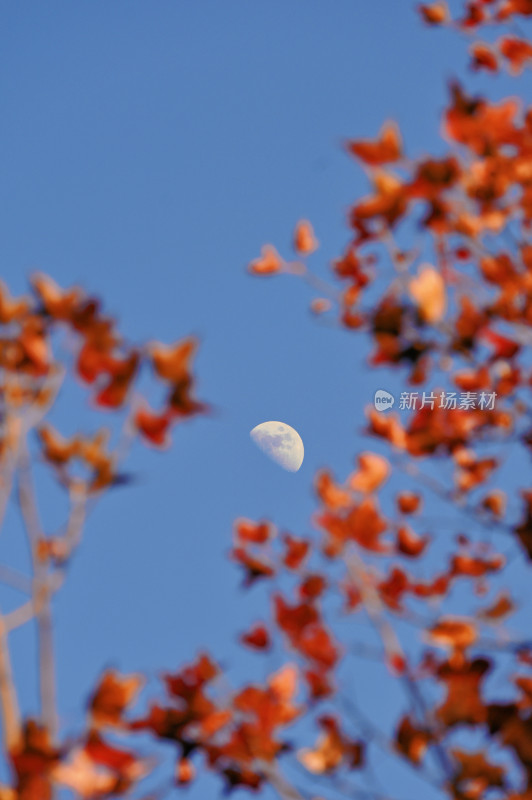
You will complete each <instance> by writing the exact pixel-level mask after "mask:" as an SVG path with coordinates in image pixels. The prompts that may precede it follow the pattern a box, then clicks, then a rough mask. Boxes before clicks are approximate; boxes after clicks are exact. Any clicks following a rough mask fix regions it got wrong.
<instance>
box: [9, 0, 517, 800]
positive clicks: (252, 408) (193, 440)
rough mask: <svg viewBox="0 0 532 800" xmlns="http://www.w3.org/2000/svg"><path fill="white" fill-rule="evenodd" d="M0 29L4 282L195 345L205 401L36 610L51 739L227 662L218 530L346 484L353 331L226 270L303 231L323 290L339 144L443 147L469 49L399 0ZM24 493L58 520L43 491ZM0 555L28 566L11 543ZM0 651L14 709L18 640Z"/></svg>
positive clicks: (231, 605)
mask: <svg viewBox="0 0 532 800" xmlns="http://www.w3.org/2000/svg"><path fill="white" fill-rule="evenodd" d="M1 27H2V31H1V33H0V37H1V42H0V75H1V80H0V107H1V109H2V127H1V130H0V143H1V147H0V162H1V166H0V170H1V174H2V181H1V183H0V202H1V208H2V213H1V218H0V219H1V221H0V226H1V236H0V255H1V265H2V266H1V276H2V278H3V279H4V280H6V282H7V283H8V284H9V285H10V287H11V289H12V290H13V291H14V292H15V293H17V292H21V291H22V290H23V289H24V288H25V286H26V279H27V276H28V274H29V273H30V272H31V271H33V270H36V269H38V270H43V271H45V272H47V273H49V274H50V275H52V276H53V277H54V278H55V279H56V280H57V281H58V282H59V283H60V284H62V285H69V284H72V283H81V284H83V285H84V286H85V287H87V289H88V290H89V291H91V292H94V293H97V294H98V295H101V296H102V297H103V298H104V299H105V304H106V308H107V309H108V310H109V311H110V312H111V313H113V314H114V315H116V316H117V317H118V318H119V320H120V325H121V329H122V330H123V331H124V333H125V334H126V335H127V336H128V337H130V338H131V339H134V340H145V339H156V340H162V341H174V340H176V339H179V338H180V337H182V336H184V335H186V334H189V333H195V334H197V335H198V336H199V337H200V339H201V342H202V345H201V350H200V355H199V358H198V362H197V367H198V375H199V383H198V388H199V393H200V395H201V397H202V398H204V399H206V400H207V401H209V402H211V403H212V404H213V405H214V406H215V408H216V414H214V415H213V416H212V417H209V418H200V419H198V420H196V421H194V422H192V423H190V424H187V425H185V426H183V427H182V428H181V429H178V430H176V432H175V437H174V446H173V448H172V449H171V451H169V452H167V453H164V454H158V453H151V452H146V450H144V449H141V448H136V449H135V451H134V453H133V454H132V458H131V461H130V463H129V467H130V468H131V470H132V472H134V473H135V475H136V476H137V483H136V484H135V485H134V486H133V487H131V488H124V489H122V490H120V491H116V492H114V493H112V495H110V496H109V497H107V498H106V499H104V501H103V502H102V504H101V506H100V507H98V508H97V509H96V511H95V512H94V514H93V516H92V517H91V520H90V523H89V525H88V529H87V532H86V538H85V541H84V543H83V545H82V548H81V550H80V552H79V555H78V558H77V560H76V563H75V565H74V566H73V568H72V571H71V574H70V577H69V580H68V583H67V586H66V588H65V589H64V590H63V592H62V594H61V596H60V599H59V602H58V603H57V608H56V613H57V628H56V642H57V652H58V662H59V666H58V670H59V685H60V704H61V716H62V719H63V721H64V724H65V725H66V726H67V727H68V726H74V725H75V723H76V722H77V721H78V720H79V712H80V708H81V704H82V699H83V698H84V697H85V695H86V693H87V691H88V690H90V687H91V686H92V685H93V684H94V681H95V680H96V678H97V676H98V674H99V672H100V671H101V669H102V668H103V667H104V666H105V665H107V664H110V663H112V664H115V665H116V666H117V667H118V668H120V669H121V670H123V671H129V670H136V669H143V670H147V671H149V672H151V673H155V672H156V671H157V670H159V669H160V668H168V669H174V668H176V667H177V666H178V665H179V664H181V663H182V662H183V661H185V660H187V659H189V658H190V657H191V656H193V655H194V654H195V653H196V651H197V650H198V648H199V647H200V646H202V645H203V644H205V643H207V644H208V645H209V648H210V649H211V650H212V651H213V652H214V653H215V654H216V655H218V656H219V657H221V658H223V659H225V660H226V661H227V662H228V663H234V661H235V659H241V658H242V656H241V655H238V654H237V651H236V649H235V647H234V645H233V642H234V639H235V634H237V633H238V632H240V631H242V630H243V629H244V628H245V627H246V626H247V624H248V622H249V621H251V620H252V619H253V618H254V614H257V613H260V611H261V610H262V608H263V604H262V602H261V598H260V593H259V594H258V595H257V596H254V597H251V598H246V601H245V602H243V598H242V594H241V593H240V591H239V588H238V586H239V576H238V574H237V572H236V570H235V569H234V567H233V566H231V564H230V563H229V562H228V560H227V558H226V554H227V551H228V549H229V547H230V538H231V527H232V521H233V520H234V518H235V517H237V516H241V515H243V516H249V517H252V518H260V517H262V516H268V517H270V518H272V519H274V520H275V521H277V522H278V523H279V524H280V525H281V526H282V527H283V528H286V529H289V530H292V531H293V532H300V533H303V532H305V531H307V530H308V529H309V516H310V514H311V512H312V511H313V509H314V500H313V496H312V491H311V482H312V477H313V475H314V473H315V471H316V470H317V469H318V468H319V467H321V466H324V465H329V466H330V467H331V468H332V469H333V470H334V471H335V472H336V473H337V474H338V475H340V476H342V475H344V474H345V473H346V472H347V471H348V470H350V469H351V467H352V465H353V462H354V457H355V455H356V452H357V451H359V450H360V449H363V448H366V447H367V442H365V443H363V442H362V440H361V438H360V435H359V431H360V428H361V426H362V424H363V409H364V407H365V406H366V404H367V403H368V402H369V400H370V399H371V398H372V395H373V391H374V390H375V389H376V388H379V385H380V382H381V381H380V378H379V376H378V375H370V374H368V372H367V369H365V367H364V363H363V353H364V349H363V341H362V340H361V339H358V338H353V337H352V336H349V335H348V334H346V333H344V332H341V331H338V330H335V329H331V328H328V327H326V326H324V325H320V324H319V322H317V321H316V320H315V319H313V318H312V317H311V315H310V314H309V312H308V303H309V300H310V299H311V294H310V292H309V290H308V289H307V288H306V287H305V286H303V285H302V284H300V283H299V282H297V281H296V280H292V279H290V278H284V279H279V280H275V279H274V280H259V279H253V278H251V277H250V276H248V275H247V274H246V271H245V267H246V264H247V263H248V262H249V261H250V260H251V259H252V258H254V257H256V256H257V255H258V253H259V250H260V247H261V245H262V244H263V243H264V242H267V241H271V242H273V243H274V244H275V245H276V246H277V247H278V248H279V250H281V251H282V252H284V253H286V254H288V252H289V249H288V248H289V244H290V240H291V234H292V229H293V226H294V224H295V222H296V221H297V220H298V219H300V218H309V219H311V220H312V221H313V222H314V225H315V229H316V233H317V236H318V238H319V239H320V241H321V242H322V247H321V249H320V250H319V251H318V253H317V254H316V255H315V256H313V258H312V264H313V265H314V266H315V268H316V270H317V271H318V272H319V273H320V274H322V275H323V276H326V275H327V270H328V263H329V262H330V260H331V258H333V257H335V256H336V255H338V254H339V253H340V251H341V250H342V248H343V247H344V245H345V244H346V242H347V241H348V230H347V227H346V224H345V214H346V210H347V208H348V205H349V203H350V202H352V201H353V200H354V199H355V198H356V197H357V196H360V195H361V194H363V193H364V192H365V189H366V184H365V178H364V175H363V173H362V171H361V170H359V169H358V168H357V166H356V165H355V163H354V162H352V161H351V160H350V159H349V158H348V157H347V156H346V155H345V153H344V152H343V150H342V143H343V141H344V140H345V138H347V137H361V136H373V135H375V134H376V132H377V130H378V128H379V127H380V125H381V123H382V122H383V120H385V119H387V118H394V119H397V120H398V122H399V124H400V126H401V129H402V131H403V133H404V136H405V140H406V144H407V150H408V152H409V153H411V154H414V153H416V154H420V153H426V152H429V151H434V150H438V149H441V147H442V145H441V141H440V139H439V135H438V130H439V122H438V115H439V112H440V110H441V108H442V106H443V103H444V100H445V82H446V80H447V79H448V77H449V76H450V75H452V74H453V73H455V72H457V71H462V69H463V66H464V64H465V62H466V58H465V52H464V47H463V45H462V44H460V43H459V41H458V40H457V39H456V38H455V37H453V36H451V35H447V34H445V33H441V32H432V31H427V30H426V29H424V28H423V27H422V25H421V24H420V22H419V20H418V17H417V15H416V13H415V12H414V10H413V8H412V4H411V3H410V2H397V0H383V2H381V3H370V2H365V3H362V2H353V0H335V1H334V3H332V2H330V0H329V1H328V2H325V0H312V2H303V0H290V2H286V0H282V1H281V0H269V2H267V3H266V2H253V3H249V2H245V0H228V2H223V3H221V2H218V1H216V0H202V2H196V3H192V2H185V1H184V0H172V1H171V2H169V0H159V2H157V3H149V4H148V3H146V2H139V1H138V0H127V2H126V0H115V2H113V3H105V2H102V0H94V1H93V2H90V3H88V2H77V3H72V2H66V0H65V1H64V2H59V1H58V0H52V1H51V2H48V3H38V2H29V3H25V4H14V3H13V4H7V5H4V8H3V10H2V26H1ZM484 85H485V80H483V79H476V86H477V87H483V86H484ZM494 86H495V94H497V92H500V93H501V94H502V93H503V92H504V91H505V90H506V89H507V82H506V81H504V80H503V79H501V80H497V81H496V82H495V84H494ZM85 396H86V395H85V394H84V393H83V391H81V390H80V389H79V388H74V389H72V395H68V396H67V399H68V398H71V397H72V398H75V397H76V398H85ZM82 402H83V403H85V400H82ZM85 405H86V403H85ZM268 419H280V420H282V421H285V422H287V423H289V424H290V425H293V426H294V427H296V428H297V429H298V430H299V432H300V433H301V435H302V437H303V440H304V442H305V449H306V457H305V462H304V464H303V467H302V469H301V470H300V471H299V472H298V473H297V474H291V473H285V472H283V471H281V470H280V469H279V468H277V467H276V466H275V465H274V464H273V463H270V462H269V461H268V460H267V459H266V458H265V457H264V456H263V455H262V454H261V453H260V452H259V451H258V450H255V449H254V448H253V445H252V444H251V443H250V441H249V436H248V433H249V430H250V429H251V428H252V427H253V426H255V425H256V424H258V423H259V422H262V421H264V420H268ZM80 420H81V423H85V422H86V424H87V425H89V426H92V427H94V425H95V424H96V419H95V417H94V416H93V415H92V414H91V413H90V411H89V410H88V408H87V409H86V410H85V411H83V414H82V415H81V416H80V415H79V414H77V413H76V414H74V412H73V411H72V404H71V403H69V402H66V401H65V402H63V405H62V406H61V413H60V414H59V416H58V417H56V421H57V424H58V427H60V428H61V429H62V430H64V431H65V432H66V433H71V432H73V430H75V429H76V428H77V427H78V426H79V425H80V424H81V423H80ZM104 421H105V420H104ZM48 491H49V490H48V489H46V492H48ZM42 502H43V505H44V511H45V512H46V513H48V514H49V518H50V520H51V522H50V525H53V524H56V521H57V520H56V517H57V510H56V508H55V506H54V502H53V495H47V497H43V499H42ZM10 519H11V517H10ZM12 519H13V522H12V523H10V524H11V526H12V528H11V530H12V531H15V530H16V527H15V522H14V515H12ZM8 528H9V526H8ZM0 556H1V558H2V560H4V561H7V562H11V563H15V564H19V565H22V564H23V559H24V556H23V553H22V550H21V549H20V548H19V547H18V546H17V544H16V537H15V535H14V533H10V530H9V529H8V530H7V531H6V534H5V536H4V540H3V541H0ZM13 644H14V652H15V663H16V669H17V674H18V676H19V679H20V682H21V687H22V690H23V693H22V698H23V703H24V705H25V707H26V708H28V709H31V708H32V707H33V704H34V702H35V691H34V686H33V683H32V677H31V676H32V668H33V650H32V645H31V640H30V636H29V632H27V631H21V632H19V633H17V634H16V635H15V636H14V637H13ZM242 663H243V662H242ZM246 663H247V662H246ZM239 664H240V662H239ZM253 664H254V667H253V669H254V670H255V672H256V675H257V676H259V675H260V674H261V669H262V666H261V665H260V664H259V663H258V662H253ZM237 669H238V665H237ZM242 672H244V667H242ZM192 796H200V795H194V794H192Z"/></svg>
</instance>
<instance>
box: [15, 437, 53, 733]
mask: <svg viewBox="0 0 532 800" xmlns="http://www.w3.org/2000/svg"><path fill="white" fill-rule="evenodd" d="M18 489H19V503H20V510H21V513H22V518H23V520H24V525H25V528H26V533H27V536H28V541H29V545H30V550H31V556H32V561H33V577H34V590H33V602H34V606H35V613H36V620H37V638H38V651H39V683H40V696H41V713H42V717H43V722H44V723H45V725H46V727H47V728H48V730H49V732H50V735H51V736H52V739H55V738H56V736H57V733H58V719H57V704H56V687H55V663H54V652H53V639H52V615H51V607H50V595H51V592H50V586H49V581H48V571H47V566H46V563H45V562H43V561H42V560H41V559H40V558H39V553H38V548H39V543H40V542H41V541H42V539H43V538H44V534H43V531H42V528H41V523H40V520H39V515H38V512H37V504H36V497H35V492H34V488H33V482H32V476H31V466H30V457H29V453H28V448H27V444H26V442H24V443H23V444H21V446H20V456H19V472H18Z"/></svg>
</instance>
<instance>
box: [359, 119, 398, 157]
mask: <svg viewBox="0 0 532 800" xmlns="http://www.w3.org/2000/svg"><path fill="white" fill-rule="evenodd" d="M347 148H348V150H349V151H350V152H351V153H352V154H353V155H354V156H356V157H357V158H359V159H360V160H361V161H363V162H364V163H365V164H368V165H370V166H372V167H377V166H380V165H381V164H390V163H393V162H395V161H398V160H399V159H400V158H401V148H402V145H401V135H400V133H399V128H398V127H397V125H396V124H395V123H394V122H386V123H385V124H384V125H383V127H382V128H381V131H380V134H379V138H378V139H377V140H376V141H371V140H367V139H360V140H353V141H350V142H348V144H347Z"/></svg>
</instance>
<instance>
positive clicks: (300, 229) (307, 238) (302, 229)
mask: <svg viewBox="0 0 532 800" xmlns="http://www.w3.org/2000/svg"><path fill="white" fill-rule="evenodd" d="M318 246H319V243H318V240H317V239H316V237H315V235H314V229H313V227H312V225H311V224H310V222H308V221H307V220H305V219H303V220H301V221H300V222H298V223H297V225H296V229H295V231H294V250H295V251H296V253H299V255H301V256H308V255H310V254H311V253H314V251H315V250H317V249H318Z"/></svg>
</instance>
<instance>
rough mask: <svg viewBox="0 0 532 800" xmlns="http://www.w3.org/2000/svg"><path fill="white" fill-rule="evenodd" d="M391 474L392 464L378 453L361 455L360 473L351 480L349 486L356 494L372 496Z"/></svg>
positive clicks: (354, 474)
mask: <svg viewBox="0 0 532 800" xmlns="http://www.w3.org/2000/svg"><path fill="white" fill-rule="evenodd" d="M389 474H390V464H389V462H388V461H387V460H386V459H385V458H383V456H379V455H377V454H376V453H369V452H366V453H361V454H360V455H359V456H358V471H357V472H355V473H353V475H352V476H351V477H350V478H349V486H350V487H351V489H353V490H354V491H355V492H364V493H365V494H370V493H371V492H374V491H375V490H376V489H378V488H379V486H381V485H382V484H383V483H384V482H385V481H386V480H387V478H388V476H389Z"/></svg>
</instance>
